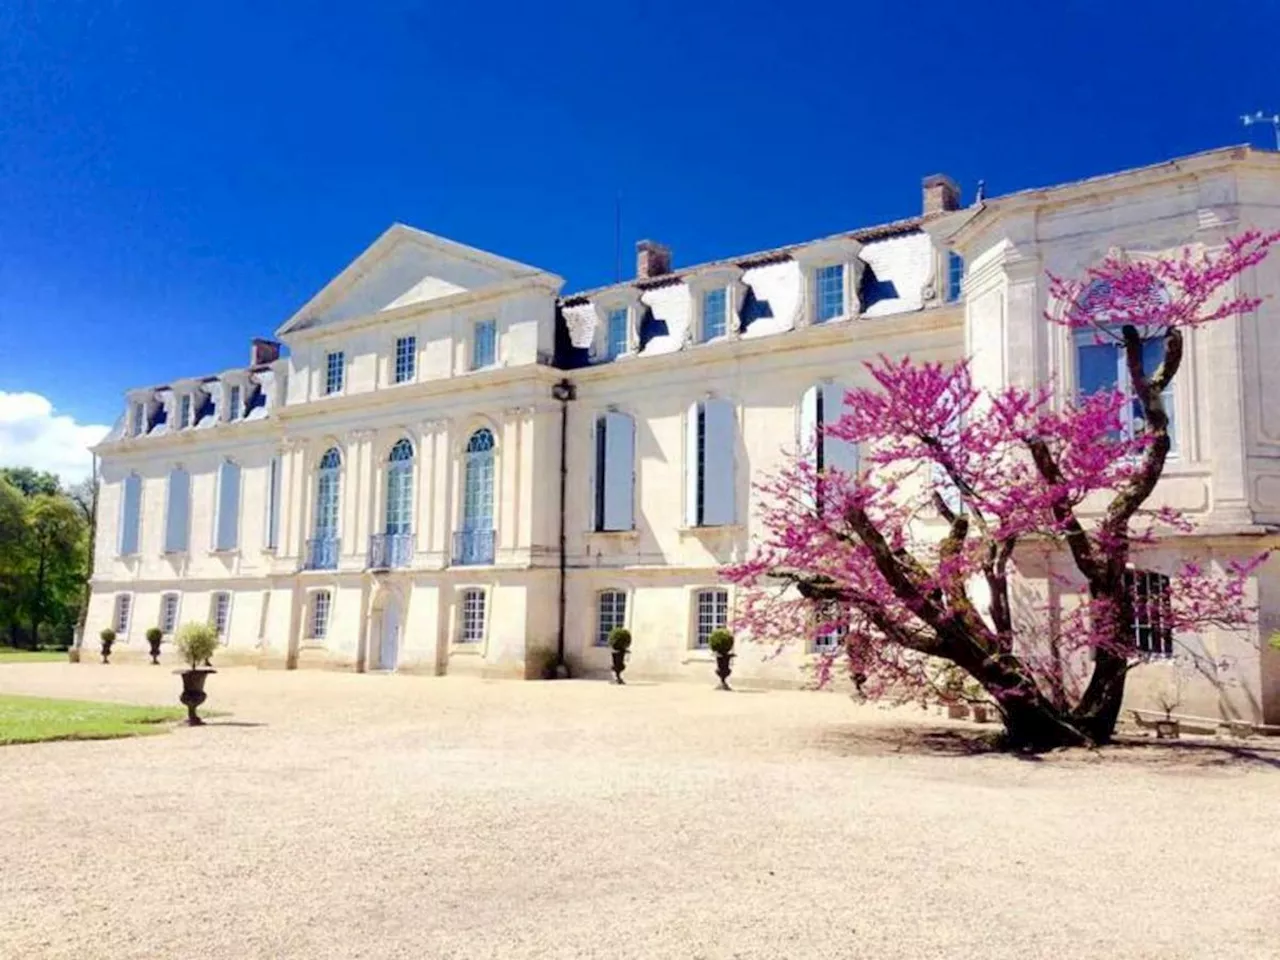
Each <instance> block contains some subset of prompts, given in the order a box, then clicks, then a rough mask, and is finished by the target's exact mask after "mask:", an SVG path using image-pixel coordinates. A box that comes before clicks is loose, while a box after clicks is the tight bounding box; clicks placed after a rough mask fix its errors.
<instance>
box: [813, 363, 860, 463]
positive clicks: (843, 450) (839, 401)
mask: <svg viewBox="0 0 1280 960" xmlns="http://www.w3.org/2000/svg"><path fill="white" fill-rule="evenodd" d="M844 395H845V388H844V386H842V385H841V384H838V383H824V384H823V385H822V428H823V434H822V440H821V443H822V467H823V469H824V470H839V471H840V472H842V473H847V474H855V473H857V472H858V445H857V444H855V443H849V442H848V441H847V440H841V439H839V438H838V437H833V436H831V434H829V433H827V432H826V428H827V427H829V426H831V425H832V424H834V423H838V422H839V421H840V418H841V417H842V416H844V414H845V408H844Z"/></svg>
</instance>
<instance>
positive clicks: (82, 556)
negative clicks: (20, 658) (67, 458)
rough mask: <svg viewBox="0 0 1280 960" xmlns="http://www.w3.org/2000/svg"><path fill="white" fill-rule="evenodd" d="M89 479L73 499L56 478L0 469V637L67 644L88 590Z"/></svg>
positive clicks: (19, 642) (20, 642)
mask: <svg viewBox="0 0 1280 960" xmlns="http://www.w3.org/2000/svg"><path fill="white" fill-rule="evenodd" d="M92 491H93V488H92V484H80V485H78V486H77V487H76V488H75V496H74V497H73V496H72V495H70V494H69V493H67V492H63V491H62V490H60V489H59V486H58V478H57V477H56V476H54V475H53V474H50V473H42V472H39V471H36V470H32V469H30V468H27V467H9V468H6V469H2V470H0V643H8V644H11V645H13V646H15V647H26V648H28V649H32V648H34V647H36V646H37V645H38V644H46V645H60V646H66V645H68V644H70V642H71V638H72V634H73V632H74V630H75V626H76V623H77V620H78V618H79V614H80V611H81V609H82V605H83V602H84V599H85V596H86V589H85V581H86V579H87V577H88V573H89V569H88V565H89V541H90V516H91V514H92V509H91V507H92V504H91V502H87V501H86V502H82V501H84V498H85V497H86V496H87V497H90V498H91V496H92Z"/></svg>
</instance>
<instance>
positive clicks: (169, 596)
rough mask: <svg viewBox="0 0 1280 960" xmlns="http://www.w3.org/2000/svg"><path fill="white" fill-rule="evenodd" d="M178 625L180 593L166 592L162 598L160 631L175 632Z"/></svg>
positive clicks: (165, 632) (164, 632)
mask: <svg viewBox="0 0 1280 960" xmlns="http://www.w3.org/2000/svg"><path fill="white" fill-rule="evenodd" d="M177 626H178V595H177V594H176V593H166V594H164V596H162V597H161V598H160V632H161V633H163V634H166V635H168V634H170V633H173V631H174V628H176V627H177Z"/></svg>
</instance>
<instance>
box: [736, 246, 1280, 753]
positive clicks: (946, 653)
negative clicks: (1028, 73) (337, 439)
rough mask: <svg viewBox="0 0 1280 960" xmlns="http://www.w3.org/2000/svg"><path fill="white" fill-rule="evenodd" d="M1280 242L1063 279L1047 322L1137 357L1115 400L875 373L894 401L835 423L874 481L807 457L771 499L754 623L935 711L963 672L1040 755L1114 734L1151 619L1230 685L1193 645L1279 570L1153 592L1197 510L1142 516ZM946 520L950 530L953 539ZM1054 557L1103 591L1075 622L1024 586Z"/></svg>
mask: <svg viewBox="0 0 1280 960" xmlns="http://www.w3.org/2000/svg"><path fill="white" fill-rule="evenodd" d="M1277 239H1280V234H1277V235H1269V236H1264V235H1262V234H1260V233H1257V232H1251V233H1247V234H1245V235H1243V236H1240V237H1237V238H1234V239H1232V240H1230V241H1228V242H1227V244H1226V246H1225V247H1224V248H1223V249H1221V250H1218V251H1215V252H1211V253H1207V254H1204V255H1198V256H1193V255H1191V254H1190V253H1187V254H1184V255H1183V256H1181V257H1177V258H1171V259H1163V260H1154V261H1152V260H1135V261H1130V260H1128V259H1125V258H1123V257H1119V258H1112V259H1108V260H1106V261H1105V262H1104V263H1102V264H1101V265H1100V266H1099V267H1097V268H1096V269H1093V270H1090V271H1089V272H1088V275H1087V276H1086V277H1085V278H1084V279H1082V280H1067V279H1063V278H1059V277H1051V278H1050V293H1051V297H1052V299H1053V300H1054V301H1055V302H1056V303H1058V304H1060V305H1062V309H1061V310H1060V312H1055V313H1054V314H1052V315H1047V316H1046V319H1047V320H1048V321H1049V322H1053V323H1059V324H1063V325H1065V326H1067V327H1069V328H1071V329H1072V330H1084V331H1089V334H1088V335H1092V336H1094V337H1095V338H1096V339H1097V340H1098V342H1099V343H1113V344H1115V345H1116V348H1117V349H1118V350H1119V351H1120V354H1121V356H1122V357H1123V359H1124V369H1125V370H1126V372H1127V382H1126V381H1122V382H1121V383H1120V384H1118V385H1117V388H1116V389H1114V390H1104V391H1101V392H1099V393H1097V394H1094V395H1091V396H1083V397H1077V398H1074V399H1068V400H1065V401H1061V400H1059V399H1058V398H1055V394H1054V390H1053V385H1052V384H1049V385H1045V386H1042V387H1039V388H1036V389H1024V388H1022V387H1006V388H1004V389H1002V390H1000V391H998V392H994V393H992V392H987V391H983V390H980V389H977V388H976V387H975V386H974V384H973V382H972V378H971V376H970V369H969V365H968V363H967V362H962V363H959V364H956V365H955V366H952V367H944V366H942V365H939V364H916V363H913V362H912V361H911V360H910V359H906V360H902V361H900V362H894V361H890V360H887V359H883V358H882V359H881V361H880V362H879V363H877V364H873V365H870V371H871V374H872V377H873V378H874V380H875V382H876V384H877V386H878V389H859V390H853V391H850V392H849V393H848V394H847V395H846V398H845V404H846V406H845V412H844V415H843V416H842V417H841V418H840V419H839V420H838V421H837V422H836V423H834V424H833V425H831V426H830V427H829V428H828V433H829V434H830V435H832V436H834V437H837V438H839V439H842V440H845V441H849V442H853V443H857V444H859V445H860V448H861V450H862V458H861V464H862V469H861V470H860V472H859V473H858V475H856V476H849V475H845V474H843V473H840V472H838V471H823V472H821V473H819V472H817V471H815V469H814V468H813V465H812V462H811V459H810V458H807V457H799V458H797V459H796V461H795V462H794V463H792V464H790V465H789V466H788V467H786V468H785V469H784V470H782V471H781V472H780V473H779V474H778V475H776V476H774V477H771V478H769V479H768V480H767V481H766V482H765V483H764V484H763V485H762V490H763V493H764V495H765V501H766V504H767V506H766V509H765V516H764V527H765V531H766V534H765V537H764V538H763V540H762V542H761V543H759V544H758V545H757V546H756V547H755V548H754V549H753V553H752V555H751V556H750V557H749V558H748V560H747V561H746V562H744V563H742V564H739V565H737V566H735V567H732V568H730V569H729V570H728V571H727V576H728V577H729V579H730V580H733V581H735V582H737V583H739V584H741V585H743V586H744V587H746V588H747V589H746V590H745V591H744V594H745V602H744V604H743V608H742V610H741V611H740V617H741V619H740V622H741V623H742V625H743V626H744V627H745V628H746V630H747V631H748V632H750V633H751V634H752V635H753V636H755V637H756V638H757V639H762V638H763V639H772V640H774V641H776V642H779V643H784V642H788V641H790V640H792V639H794V638H797V637H817V636H830V635H831V634H832V633H833V632H834V633H836V634H837V635H840V636H843V637H844V643H843V651H842V652H843V656H844V659H845V660H846V662H847V665H848V667H849V669H850V671H851V673H852V674H853V675H854V677H855V678H856V679H857V680H858V681H859V682H860V685H861V686H862V687H863V688H864V689H866V690H868V691H869V692H871V693H877V692H879V693H889V694H893V695H896V696H921V695H927V694H928V692H929V691H930V690H933V689H935V688H936V685H937V684H938V683H939V680H940V678H946V677H948V676H950V677H951V678H952V679H954V671H955V670H957V669H958V670H959V671H962V672H963V674H966V675H967V676H968V677H969V678H972V681H973V682H976V684H977V686H978V687H980V688H981V690H982V691H983V692H984V693H985V695H986V696H988V697H989V698H990V699H991V700H992V701H994V702H995V704H996V705H997V707H998V709H999V710H1000V712H1001V714H1002V716H1003V718H1004V722H1005V727H1006V732H1007V734H1008V740H1009V743H1010V744H1011V745H1012V746H1015V747H1020V748H1031V749H1040V748H1047V747H1052V746H1056V745H1060V744H1072V743H1103V742H1106V741H1108V740H1109V739H1110V738H1111V736H1112V734H1113V732H1114V729H1115V724H1116V721H1117V718H1118V716H1119V710H1120V703H1121V700H1122V698H1123V695H1124V687H1125V678H1126V675H1127V673H1128V671H1129V670H1130V669H1131V668H1132V667H1133V666H1134V665H1135V664H1137V663H1138V662H1140V657H1139V649H1138V637H1137V635H1136V634H1137V632H1138V631H1137V630H1136V629H1135V625H1139V626H1141V627H1142V628H1143V629H1148V630H1154V631H1159V634H1160V635H1161V636H1162V637H1164V636H1172V637H1174V638H1177V639H1178V640H1179V641H1180V642H1182V645H1183V649H1182V651H1181V653H1182V654H1183V656H1184V657H1185V658H1188V659H1190V660H1191V661H1193V662H1195V663H1197V664H1198V665H1200V666H1203V667H1204V668H1205V669H1206V670H1207V671H1210V672H1211V671H1212V670H1213V669H1214V668H1215V666H1216V665H1215V664H1214V663H1213V662H1212V660H1211V659H1210V658H1208V657H1207V656H1206V655H1205V653H1204V651H1203V648H1202V647H1200V645H1199V644H1197V643H1195V642H1192V641H1193V637H1194V635H1195V634H1196V633H1197V632H1198V631H1201V630H1203V629H1205V628H1206V627H1209V626H1221V627H1228V628H1235V627H1241V626H1244V625H1245V624H1247V623H1249V622H1250V620H1251V617H1252V614H1253V611H1251V610H1250V609H1249V607H1248V605H1247V604H1246V603H1245V601H1244V596H1245V587H1246V583H1247V581H1248V579H1249V577H1250V575H1251V573H1252V572H1253V570H1254V569H1255V568H1256V566H1257V565H1258V564H1260V563H1262V562H1264V560H1265V558H1264V557H1258V558H1254V559H1253V560H1251V561H1246V562H1239V563H1228V564H1224V565H1223V567H1222V569H1220V570H1217V571H1216V572H1214V571H1208V570H1204V569H1201V568H1200V567H1198V566H1196V565H1194V564H1188V565H1186V566H1185V567H1184V568H1183V569H1181V570H1179V571H1176V572H1175V573H1174V574H1173V575H1171V576H1157V577H1156V578H1154V579H1150V578H1149V579H1147V580H1142V579H1141V578H1138V577H1137V576H1135V573H1134V570H1133V562H1132V561H1133V560H1134V558H1135V552H1134V548H1135V547H1136V548H1137V550H1138V554H1137V556H1138V558H1139V559H1140V554H1141V550H1142V548H1143V547H1145V546H1146V545H1148V544H1151V543H1152V542H1154V540H1156V539H1157V538H1158V537H1160V536H1162V535H1170V534H1174V533H1178V532H1187V531H1189V530H1190V529H1191V524H1190V523H1189V521H1188V520H1187V518H1186V517H1185V516H1183V515H1181V514H1179V513H1178V512H1176V511H1173V510H1170V509H1160V510H1156V511H1146V510H1144V509H1143V506H1144V504H1145V503H1146V501H1147V500H1148V498H1149V497H1150V495H1151V493H1152V491H1153V490H1154V489H1155V486H1156V483H1157V481H1158V480H1159V478H1160V476H1161V474H1162V472H1163V470H1164V466H1165V461H1166V459H1167V457H1168V455H1169V450H1170V446H1171V438H1170V434H1169V415H1168V411H1167V410H1166V409H1165V407H1164V401H1163V396H1162V395H1163V394H1164V392H1165V391H1166V390H1167V389H1168V388H1169V386H1170V384H1172V382H1173V380H1174V377H1175V376H1176V375H1177V373H1178V370H1179V368H1180V367H1181V364H1182V358H1183V349H1184V331H1185V330H1187V329H1189V328H1192V327H1197V326H1200V325H1203V324H1206V323H1212V322H1217V321H1220V320H1223V319H1226V318H1229V317H1236V316H1239V315H1241V314H1244V313H1247V312H1250V311H1252V310H1254V309H1256V308H1257V306H1258V304H1259V302H1260V301H1259V300H1257V299H1256V298H1251V297H1247V296H1239V295H1237V294H1236V293H1235V292H1234V291H1235V289H1236V283H1235V280H1236V278H1237V277H1239V276H1240V274H1241V273H1243V272H1244V271H1246V270H1248V269H1249V268H1251V267H1253V266H1254V265H1256V264H1257V263H1258V262H1260V261H1261V260H1262V259H1263V258H1264V257H1265V256H1266V254H1267V251H1268V249H1269V248H1270V246H1271V245H1272V244H1273V243H1274V242H1275V241H1276V240H1277ZM922 479H923V480H924V482H923V483H922V482H921V480H922ZM1086 500H1088V501H1089V503H1090V506H1091V507H1092V506H1094V505H1096V504H1102V508H1101V509H1100V510H1094V509H1090V510H1086V509H1084V507H1085V502H1086ZM926 512H928V513H933V514H936V515H937V516H940V517H941V518H942V519H943V520H944V521H945V525H946V532H945V534H944V535H943V536H941V537H940V538H939V537H937V536H936V535H934V536H932V537H931V536H930V535H929V534H928V526H929V525H928V524H925V523H922V522H921V521H922V517H923V516H925V515H926ZM1054 551H1056V552H1057V553H1059V554H1063V555H1065V557H1069V558H1070V563H1071V564H1072V565H1073V566H1074V568H1075V571H1076V573H1077V576H1076V581H1077V583H1078V585H1079V587H1080V590H1081V594H1082V596H1081V602H1080V603H1079V604H1078V606H1076V607H1074V608H1071V609H1069V610H1067V611H1066V613H1065V614H1064V615H1063V617H1062V620H1061V622H1057V623H1055V620H1054V617H1053V615H1052V614H1051V611H1050V610H1049V609H1048V607H1047V601H1045V600H1039V601H1038V600H1036V599H1035V598H1034V597H1031V598H1025V597H1024V598H1021V599H1019V598H1017V597H1016V596H1015V593H1014V589H1013V588H1014V587H1015V586H1016V585H1017V584H1018V582H1019V580H1018V565H1019V563H1020V562H1021V561H1022V560H1024V559H1030V558H1031V557H1032V555H1038V557H1039V558H1041V560H1042V558H1043V556H1044V555H1045V554H1046V553H1047V552H1049V553H1051V552H1054ZM1140 584H1145V586H1140ZM1152 584H1154V585H1155V586H1154V587H1153V586H1152ZM1015 600H1017V601H1018V602H1015ZM1142 625H1145V626H1142ZM830 666H831V661H830V660H827V661H824V662H823V664H821V670H822V676H823V678H824V679H825V676H826V675H827V673H828V672H829V669H830ZM942 682H947V681H946V680H945V679H943V681H942Z"/></svg>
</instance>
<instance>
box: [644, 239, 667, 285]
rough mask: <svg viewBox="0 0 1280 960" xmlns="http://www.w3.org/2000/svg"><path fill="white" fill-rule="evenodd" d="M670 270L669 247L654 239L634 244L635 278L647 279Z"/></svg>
mask: <svg viewBox="0 0 1280 960" xmlns="http://www.w3.org/2000/svg"><path fill="white" fill-rule="evenodd" d="M670 272H671V248H670V247H668V246H667V245H666V244H662V243H658V242H657V241H656V240H641V241H640V242H639V243H637V244H636V279H637V280H647V279H648V278H649V277H660V276H662V275H663V274H664V273H670Z"/></svg>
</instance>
